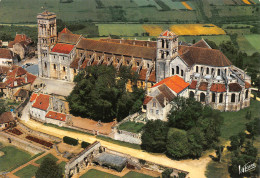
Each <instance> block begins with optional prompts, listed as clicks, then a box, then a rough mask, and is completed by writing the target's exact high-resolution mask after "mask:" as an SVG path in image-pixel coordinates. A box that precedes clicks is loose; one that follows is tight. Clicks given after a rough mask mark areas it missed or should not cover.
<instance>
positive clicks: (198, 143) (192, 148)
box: [187, 127, 207, 158]
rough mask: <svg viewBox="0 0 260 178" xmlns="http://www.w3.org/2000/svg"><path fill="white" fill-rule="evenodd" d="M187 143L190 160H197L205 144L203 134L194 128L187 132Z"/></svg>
mask: <svg viewBox="0 0 260 178" xmlns="http://www.w3.org/2000/svg"><path fill="white" fill-rule="evenodd" d="M187 137H188V142H189V152H190V153H189V155H190V157H192V158H199V157H200V156H201V154H202V151H203V147H205V145H206V144H207V143H206V141H205V137H204V133H203V132H202V130H201V129H200V128H198V127H194V128H192V129H190V130H189V131H188V132H187Z"/></svg>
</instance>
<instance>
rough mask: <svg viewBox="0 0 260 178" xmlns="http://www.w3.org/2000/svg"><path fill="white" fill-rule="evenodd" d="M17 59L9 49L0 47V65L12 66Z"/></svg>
mask: <svg viewBox="0 0 260 178" xmlns="http://www.w3.org/2000/svg"><path fill="white" fill-rule="evenodd" d="M17 62H18V61H17V59H16V58H15V56H14V54H13V52H12V51H11V50H10V49H6V48H0V66H12V65H13V64H16V63H17Z"/></svg>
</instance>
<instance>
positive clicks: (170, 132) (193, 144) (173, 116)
mask: <svg viewBox="0 0 260 178" xmlns="http://www.w3.org/2000/svg"><path fill="white" fill-rule="evenodd" d="M173 103H174V104H173V105H172V109H171V111H170V113H169V115H168V122H163V121H160V120H155V121H148V123H147V124H146V125H145V127H144V133H143V135H142V145H141V146H142V148H143V149H145V150H147V151H149V152H157V153H163V152H165V153H166V154H167V155H168V156H169V157H172V158H174V159H184V158H199V157H200V156H201V154H202V152H203V151H204V150H207V149H209V148H213V147H214V146H215V144H216V143H217V142H218V137H219V136H220V126H221V124H222V122H223V118H222V117H221V115H220V112H219V111H216V110H213V109H211V108H210V107H209V106H203V105H202V104H201V103H200V102H197V101H195V100H194V99H192V98H187V99H186V98H182V97H177V98H175V99H174V101H173Z"/></svg>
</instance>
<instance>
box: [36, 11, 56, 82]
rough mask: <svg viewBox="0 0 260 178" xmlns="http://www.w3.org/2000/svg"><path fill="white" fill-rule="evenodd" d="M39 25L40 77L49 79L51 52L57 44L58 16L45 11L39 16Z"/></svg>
mask: <svg viewBox="0 0 260 178" xmlns="http://www.w3.org/2000/svg"><path fill="white" fill-rule="evenodd" d="M37 23H38V44H37V51H38V65H39V76H40V77H49V71H50V70H49V69H50V61H49V52H50V50H51V48H52V47H53V46H54V45H55V44H56V42H57V26H56V15H55V13H53V12H48V11H44V12H43V13H40V14H38V15H37Z"/></svg>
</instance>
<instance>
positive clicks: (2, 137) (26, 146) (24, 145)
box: [0, 132, 47, 154]
mask: <svg viewBox="0 0 260 178" xmlns="http://www.w3.org/2000/svg"><path fill="white" fill-rule="evenodd" d="M8 138H10V139H11V144H12V145H14V146H16V147H18V148H21V149H23V150H26V151H28V152H30V153H32V154H38V153H41V152H43V151H47V150H46V149H44V148H42V147H39V146H37V145H34V144H31V143H30V142H29V141H25V140H22V139H20V138H17V137H15V136H12V135H10V134H7V133H4V132H0V141H2V142H5V143H9V141H8Z"/></svg>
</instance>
